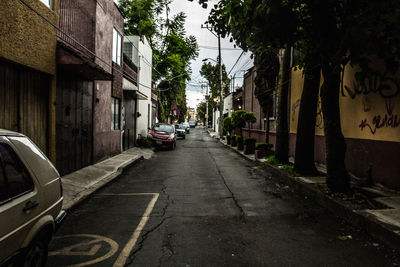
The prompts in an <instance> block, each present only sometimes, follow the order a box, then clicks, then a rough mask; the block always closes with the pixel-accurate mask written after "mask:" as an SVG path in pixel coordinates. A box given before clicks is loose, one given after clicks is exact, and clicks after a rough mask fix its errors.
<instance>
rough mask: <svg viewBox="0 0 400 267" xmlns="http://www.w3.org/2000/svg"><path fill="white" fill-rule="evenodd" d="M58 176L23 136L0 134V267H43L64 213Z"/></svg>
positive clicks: (0, 131)
mask: <svg viewBox="0 0 400 267" xmlns="http://www.w3.org/2000/svg"><path fill="white" fill-rule="evenodd" d="M62 201H63V195H62V184H61V179H60V175H59V173H58V172H57V170H56V168H55V167H54V166H53V164H51V162H50V161H49V160H48V159H47V157H46V156H45V155H44V154H43V153H42V152H41V151H40V150H39V149H38V148H37V147H36V145H35V144H34V143H33V142H32V141H31V140H30V139H29V138H27V137H26V136H24V135H22V134H19V133H15V132H10V131H6V130H2V129H0V266H45V265H46V260H47V252H48V244H49V242H50V240H51V238H52V236H53V233H54V231H55V229H56V228H57V227H58V225H59V224H60V223H61V221H62V220H63V219H64V217H65V215H66V213H65V211H63V210H62V209H61V208H62Z"/></svg>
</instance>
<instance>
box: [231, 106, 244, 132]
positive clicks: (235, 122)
mask: <svg viewBox="0 0 400 267" xmlns="http://www.w3.org/2000/svg"><path fill="white" fill-rule="evenodd" d="M245 114H246V111H244V110H235V111H234V112H232V126H233V127H234V128H243V127H244V126H246V120H245Z"/></svg>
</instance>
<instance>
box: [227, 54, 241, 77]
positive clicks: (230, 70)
mask: <svg viewBox="0 0 400 267" xmlns="http://www.w3.org/2000/svg"><path fill="white" fill-rule="evenodd" d="M243 54H244V51H243V52H242V53H241V54H240V56H239V57H238V59H237V60H236V62H235V64H233V67H232V68H231V70H230V71H229V73H228V75H229V74H231V71H232V70H233V69H234V68H235V66H236V64H237V63H238V62H239V60H240V59H241V58H242V56H243Z"/></svg>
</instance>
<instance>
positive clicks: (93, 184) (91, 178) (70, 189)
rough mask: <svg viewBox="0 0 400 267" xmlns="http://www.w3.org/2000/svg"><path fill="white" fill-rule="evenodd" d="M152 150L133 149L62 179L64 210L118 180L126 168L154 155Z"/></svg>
mask: <svg viewBox="0 0 400 267" xmlns="http://www.w3.org/2000/svg"><path fill="white" fill-rule="evenodd" d="M153 153H154V152H153V151H152V150H150V149H140V148H136V147H135V148H131V149H129V150H127V151H124V152H122V153H121V154H118V155H116V156H114V157H111V158H108V159H106V160H104V161H101V162H99V163H96V164H94V165H91V166H88V167H85V168H83V169H80V170H78V171H75V172H73V173H70V174H67V175H65V176H63V177H61V180H62V185H63V193H64V201H63V209H65V210H69V209H71V208H73V207H74V206H75V205H77V204H78V203H80V202H81V201H83V200H84V199H86V198H87V197H88V196H90V195H91V194H93V193H94V192H96V191H97V190H98V189H100V188H101V187H103V186H104V185H106V184H107V183H109V182H110V181H112V180H114V179H115V178H117V177H118V176H119V175H120V174H121V173H122V172H123V170H124V169H125V168H127V167H129V166H132V165H133V164H135V163H137V162H138V161H140V160H142V159H149V158H151V157H152V155H153Z"/></svg>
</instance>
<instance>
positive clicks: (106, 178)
mask: <svg viewBox="0 0 400 267" xmlns="http://www.w3.org/2000/svg"><path fill="white" fill-rule="evenodd" d="M143 159H144V156H137V157H134V158H132V159H130V160H127V161H125V162H123V163H122V164H121V165H119V166H118V167H117V168H116V169H114V170H113V171H111V172H109V173H107V174H105V175H103V176H102V177H101V178H99V179H98V180H97V181H96V182H95V183H93V184H91V185H89V186H88V187H85V188H84V190H82V191H81V192H79V193H78V194H77V195H75V196H74V197H73V198H72V200H69V201H65V200H64V202H63V209H64V210H66V211H69V210H71V209H73V208H75V207H76V206H77V205H79V204H81V203H82V202H83V201H84V200H86V199H87V198H88V197H89V196H90V195H92V194H93V193H95V192H97V191H98V190H100V189H101V188H103V187H104V186H106V185H107V184H109V183H110V182H111V181H113V180H115V179H116V178H118V177H119V176H120V175H121V174H122V173H123V172H124V170H125V169H127V168H129V167H132V166H134V165H135V164H137V163H139V162H141V161H142V160H143ZM92 166H93V165H92ZM89 167H91V166H89Z"/></svg>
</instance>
